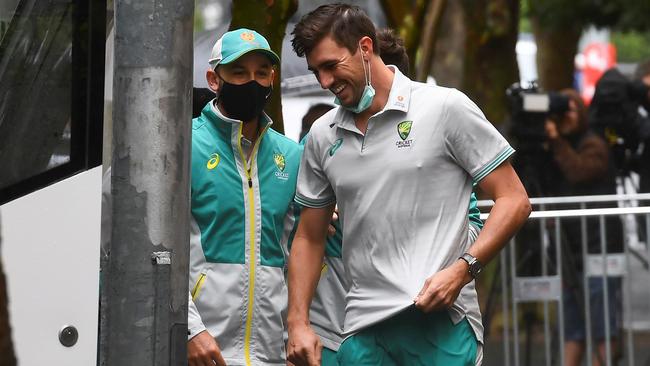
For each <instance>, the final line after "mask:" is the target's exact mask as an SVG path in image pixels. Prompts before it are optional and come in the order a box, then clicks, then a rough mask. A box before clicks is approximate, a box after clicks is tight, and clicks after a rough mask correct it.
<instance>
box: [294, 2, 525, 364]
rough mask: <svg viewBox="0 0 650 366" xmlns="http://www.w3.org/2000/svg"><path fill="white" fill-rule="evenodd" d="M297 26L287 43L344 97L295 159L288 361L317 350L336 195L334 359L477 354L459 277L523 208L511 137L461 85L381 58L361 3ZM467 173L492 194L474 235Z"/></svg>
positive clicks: (409, 360) (508, 232) (468, 276)
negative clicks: (340, 323) (432, 81)
mask: <svg viewBox="0 0 650 366" xmlns="http://www.w3.org/2000/svg"><path fill="white" fill-rule="evenodd" d="M293 34H294V39H293V47H294V50H295V51H296V53H297V54H298V55H299V56H303V55H306V57H307V64H308V65H309V68H310V69H311V70H312V71H313V72H314V74H315V75H316V77H317V78H318V80H319V82H320V83H321V86H322V87H323V88H327V89H329V90H330V91H332V92H333V93H334V94H335V95H336V97H337V103H338V104H340V106H341V107H339V108H336V109H334V110H332V111H330V112H329V113H327V114H326V115H325V116H323V117H322V118H321V119H319V120H318V121H317V122H316V123H315V124H314V126H313V127H312V130H311V138H310V140H309V141H308V142H307V145H306V147H305V152H304V154H303V160H302V163H301V168H300V173H299V178H298V187H297V194H296V201H297V202H299V203H301V204H302V205H303V206H304V207H305V208H304V210H303V212H302V215H301V222H300V225H299V227H298V231H297V233H296V236H295V238H294V242H293V246H292V252H291V258H290V264H289V315H288V326H289V343H288V354H289V360H290V361H292V362H294V363H296V364H297V365H300V364H307V365H317V364H318V363H319V361H320V360H319V357H320V347H321V346H320V341H319V339H318V337H317V336H316V335H315V334H314V332H313V331H312V329H311V328H310V327H309V303H310V301H311V298H312V296H313V292H314V288H315V286H316V284H317V282H318V277H319V273H320V264H321V262H322V258H323V252H324V250H323V249H324V238H325V234H326V231H327V226H328V223H329V219H330V218H331V212H332V210H333V207H334V202H337V203H338V207H339V216H340V220H341V222H342V226H343V228H344V232H343V254H342V256H343V261H344V264H345V272H346V277H347V279H348V281H349V284H350V289H349V292H348V294H347V296H346V302H347V306H346V316H345V324H344V330H345V332H346V334H347V335H348V338H347V339H346V340H345V341H344V342H343V344H342V345H341V348H340V349H339V353H338V355H337V357H338V360H339V362H340V363H341V364H342V365H357V364H368V365H405V364H415V363H418V364H445V365H457V364H458V365H460V364H463V365H464V364H474V363H477V362H478V363H480V354H479V344H480V342H481V341H482V338H481V337H482V335H480V334H477V331H476V328H475V327H472V325H471V324H470V321H471V317H472V316H473V315H472V312H473V310H472V309H473V308H474V307H475V306H476V298H475V296H474V297H472V296H471V295H469V296H466V294H465V293H464V292H461V290H462V289H463V287H465V285H467V284H468V283H470V282H471V281H472V280H473V277H475V276H476V275H478V273H479V272H480V268H481V265H480V263H487V262H488V261H489V260H490V259H491V258H492V257H494V256H495V255H496V254H497V253H498V251H499V250H500V249H501V247H502V246H503V245H504V244H505V243H506V242H507V240H508V239H509V238H510V237H511V236H512V235H513V234H514V233H515V232H516V230H517V229H518V228H519V227H520V225H521V224H522V223H523V222H524V221H525V219H526V218H527V216H528V214H529V213H530V204H529V202H528V197H527V195H526V192H525V190H524V188H523V186H522V185H521V182H520V181H519V179H518V177H517V176H516V174H515V173H514V171H513V169H512V167H511V166H510V164H509V163H508V162H507V158H508V157H509V156H510V155H511V154H512V153H513V150H512V148H511V147H510V146H509V145H508V143H507V142H506V141H505V139H503V137H502V136H501V135H500V134H499V133H498V132H497V131H496V129H494V127H493V126H492V125H491V124H490V123H489V122H488V121H487V120H486V119H485V117H484V116H483V114H482V113H481V111H480V110H479V109H478V108H477V107H476V105H475V104H474V103H473V102H471V101H470V100H469V99H468V98H467V97H466V96H465V95H463V94H462V93H460V92H459V91H457V90H453V89H447V88H441V87H433V86H427V85H424V84H421V83H416V82H413V81H411V80H409V79H408V78H406V77H405V76H404V75H402V74H401V73H400V72H399V71H398V70H396V69H395V68H389V67H387V66H386V65H384V63H383V62H382V61H381V59H380V57H379V55H378V52H377V40H376V35H375V29H374V25H373V24H372V22H371V21H370V19H369V18H368V17H367V16H366V15H365V14H364V13H363V12H362V11H361V10H360V9H359V8H358V7H355V6H350V5H343V4H334V5H324V6H321V7H319V8H318V9H316V10H315V11H313V12H311V13H309V14H307V15H306V16H305V17H303V19H301V21H300V22H299V23H298V25H296V28H295V29H294V32H293ZM473 182H476V183H477V184H478V185H479V186H480V188H481V189H482V190H483V191H484V192H486V193H487V194H488V195H489V196H491V198H493V199H494V200H495V205H494V207H493V209H492V211H491V215H490V218H489V219H488V221H487V222H486V224H485V227H484V229H483V230H482V231H481V233H480V235H479V236H478V238H477V239H476V241H475V243H474V244H473V245H471V246H470V247H468V245H467V237H468V232H467V230H468V222H467V197H469V195H470V192H471V189H472V183H473ZM459 294H460V296H459ZM466 319H469V320H466Z"/></svg>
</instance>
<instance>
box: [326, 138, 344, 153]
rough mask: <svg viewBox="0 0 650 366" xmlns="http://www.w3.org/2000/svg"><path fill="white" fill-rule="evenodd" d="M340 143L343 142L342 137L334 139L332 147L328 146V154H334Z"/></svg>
mask: <svg viewBox="0 0 650 366" xmlns="http://www.w3.org/2000/svg"><path fill="white" fill-rule="evenodd" d="M342 144H343V139H342V138H341V139H337V140H336V141H334V143H333V144H332V147H330V150H329V154H330V156H334V154H335V153H336V150H338V149H339V147H341V145H342Z"/></svg>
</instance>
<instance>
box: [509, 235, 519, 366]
mask: <svg viewBox="0 0 650 366" xmlns="http://www.w3.org/2000/svg"><path fill="white" fill-rule="evenodd" d="M510 249H511V250H510V283H511V286H512V288H511V290H510V295H511V296H512V337H513V343H514V355H513V361H514V365H515V366H519V311H518V309H517V306H518V304H519V303H518V302H517V296H515V291H516V290H515V286H516V281H517V262H516V261H515V258H516V244H515V240H514V238H513V239H510Z"/></svg>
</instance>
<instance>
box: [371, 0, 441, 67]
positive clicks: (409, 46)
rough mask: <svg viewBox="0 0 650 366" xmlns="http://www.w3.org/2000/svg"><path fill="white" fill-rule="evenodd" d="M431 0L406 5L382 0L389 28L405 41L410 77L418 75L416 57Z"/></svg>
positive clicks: (397, 1) (401, 2) (419, 0)
mask: <svg viewBox="0 0 650 366" xmlns="http://www.w3.org/2000/svg"><path fill="white" fill-rule="evenodd" d="M430 1H431V0H415V1H414V2H411V3H412V4H411V5H410V6H409V5H405V4H404V1H403V0H381V1H380V3H381V6H382V8H383V10H384V14H386V20H387V22H388V26H389V27H390V28H392V29H393V30H395V31H397V34H399V36H400V37H401V38H402V39H403V40H404V48H406V53H407V54H408V56H409V77H411V78H414V77H415V74H416V61H417V60H416V56H417V52H418V46H419V45H420V40H421V37H422V26H423V20H424V14H425V10H426V9H427V7H428V5H429V2H430Z"/></svg>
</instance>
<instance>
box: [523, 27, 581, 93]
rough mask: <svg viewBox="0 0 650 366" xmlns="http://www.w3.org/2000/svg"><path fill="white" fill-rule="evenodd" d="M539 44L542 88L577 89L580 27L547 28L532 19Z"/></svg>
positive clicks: (538, 66) (538, 58)
mask: <svg viewBox="0 0 650 366" xmlns="http://www.w3.org/2000/svg"><path fill="white" fill-rule="evenodd" d="M531 24H532V26H533V33H534V34H535V42H536V43H537V70H538V78H539V85H540V86H541V87H542V88H544V89H545V90H547V91H551V90H560V89H564V88H573V87H574V85H573V73H574V62H573V60H574V58H575V55H576V53H577V51H578V41H579V40H580V35H581V34H582V28H581V26H580V25H575V26H573V27H563V28H562V29H559V28H557V27H556V28H547V27H545V26H544V24H542V23H541V22H539V21H538V20H537V19H536V18H535V17H532V18H531Z"/></svg>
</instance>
